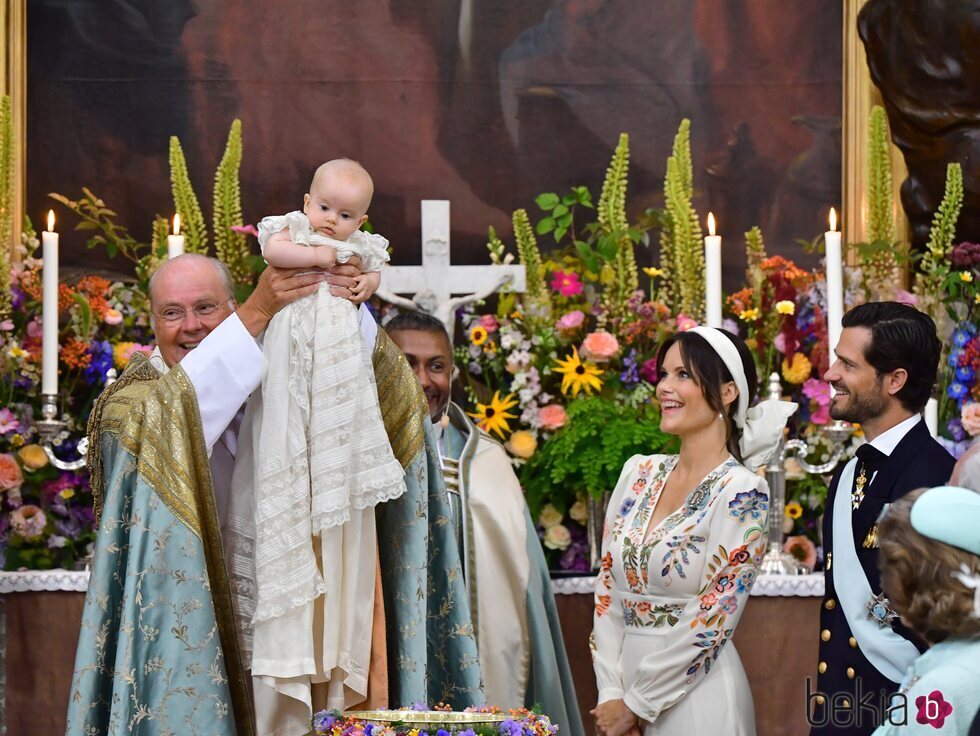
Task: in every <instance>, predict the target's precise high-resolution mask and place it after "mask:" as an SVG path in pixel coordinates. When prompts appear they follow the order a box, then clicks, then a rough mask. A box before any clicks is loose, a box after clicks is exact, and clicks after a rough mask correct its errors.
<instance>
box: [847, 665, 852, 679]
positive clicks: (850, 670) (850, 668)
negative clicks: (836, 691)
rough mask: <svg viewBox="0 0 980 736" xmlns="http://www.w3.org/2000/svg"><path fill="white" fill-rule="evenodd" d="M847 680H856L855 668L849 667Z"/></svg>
mask: <svg viewBox="0 0 980 736" xmlns="http://www.w3.org/2000/svg"><path fill="white" fill-rule="evenodd" d="M847 679H848V680H853V679H854V668H853V667H848V668H847Z"/></svg>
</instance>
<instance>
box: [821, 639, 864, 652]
mask: <svg viewBox="0 0 980 736" xmlns="http://www.w3.org/2000/svg"><path fill="white" fill-rule="evenodd" d="M824 641H827V640H826V639H824ZM847 643H848V644H850V645H851V649H857V648H858V640H857V639H855V638H854V637H853V636H852V637H851V638H850V639H848V640H847Z"/></svg>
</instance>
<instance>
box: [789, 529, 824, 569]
mask: <svg viewBox="0 0 980 736" xmlns="http://www.w3.org/2000/svg"><path fill="white" fill-rule="evenodd" d="M783 551H784V552H787V553H789V554H791V555H792V556H793V557H794V558H795V559H796V561H797V562H799V563H801V564H802V565H805V566H806V567H807V568H808V569H809V570H810V571H811V572H813V567H814V565H816V564H817V548H816V547H814V546H813V542H811V541H810V540H809V538H808V537H804V536H803V535H799V536H795V537H786V542H785V543H784V544H783Z"/></svg>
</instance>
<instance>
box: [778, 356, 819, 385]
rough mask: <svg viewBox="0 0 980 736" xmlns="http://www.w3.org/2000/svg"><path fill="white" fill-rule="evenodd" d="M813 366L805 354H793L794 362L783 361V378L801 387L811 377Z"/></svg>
mask: <svg viewBox="0 0 980 736" xmlns="http://www.w3.org/2000/svg"><path fill="white" fill-rule="evenodd" d="M812 370H813V366H812V365H811V364H810V361H809V359H808V358H807V357H806V356H805V355H804V354H803V353H793V362H792V363H790V362H789V361H787V360H786V359H785V358H784V359H783V378H785V379H786V380H787V381H789V382H790V383H792V384H794V385H796V386H799V385H800V384H801V383H803V382H804V381H806V379H808V378H809V377H810V372H811V371H812Z"/></svg>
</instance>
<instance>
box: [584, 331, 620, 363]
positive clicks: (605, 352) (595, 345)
mask: <svg viewBox="0 0 980 736" xmlns="http://www.w3.org/2000/svg"><path fill="white" fill-rule="evenodd" d="M618 352H619V342H618V341H617V340H616V338H615V337H613V336H612V335H611V334H609V333H608V332H606V331H605V330H596V331H595V332H590V333H589V334H588V335H586V336H585V340H583V341H582V355H583V356H585V357H586V358H590V359H591V360H594V361H596V362H597V363H603V362H608V361H609V359H610V358H612V357H613V356H614V355H615V354H616V353H618Z"/></svg>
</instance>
